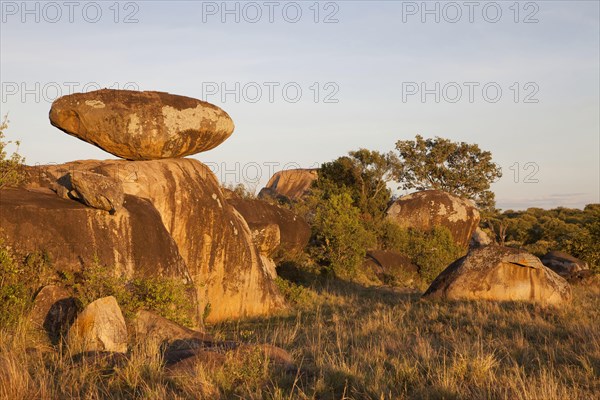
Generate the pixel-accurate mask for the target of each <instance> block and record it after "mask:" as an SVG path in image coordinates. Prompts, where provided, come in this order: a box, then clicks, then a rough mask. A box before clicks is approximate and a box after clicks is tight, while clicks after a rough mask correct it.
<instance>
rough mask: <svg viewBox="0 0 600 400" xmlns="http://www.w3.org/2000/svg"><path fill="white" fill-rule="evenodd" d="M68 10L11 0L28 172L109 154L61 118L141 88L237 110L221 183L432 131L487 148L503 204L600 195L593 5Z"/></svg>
mask: <svg viewBox="0 0 600 400" xmlns="http://www.w3.org/2000/svg"><path fill="white" fill-rule="evenodd" d="M67 3H68V2H62V1H58V2H26V3H23V2H21V1H16V2H13V1H2V2H1V12H2V15H1V18H2V19H1V21H0V81H1V83H2V87H1V91H2V93H1V103H0V108H1V110H0V111H1V114H2V115H4V114H6V113H8V114H9V120H10V128H9V129H8V130H7V132H6V134H7V136H8V138H9V139H18V140H21V142H22V144H21V149H20V150H21V153H22V154H23V155H24V156H25V157H26V159H27V163H28V164H36V163H40V164H41V163H49V162H56V163H61V162H66V161H71V160H77V159H107V158H113V156H112V155H110V154H108V153H105V152H104V151H102V150H100V149H98V148H96V147H94V146H92V145H90V144H87V143H85V142H82V141H80V140H78V139H76V138H74V137H71V136H68V135H66V134H64V133H63V132H61V131H59V130H58V129H56V128H54V127H52V126H51V125H50V123H49V120H48V111H49V109H50V106H51V103H52V100H54V98H56V96H57V95H58V94H69V93H71V92H79V91H82V90H86V91H89V90H93V89H95V88H99V87H111V88H134V89H135V88H137V89H140V90H158V91H166V92H170V93H174V94H181V95H186V96H190V97H195V98H201V99H204V100H207V101H209V102H211V103H213V104H216V105H218V106H220V107H221V108H223V109H224V110H225V111H227V112H228V113H229V114H230V115H231V117H232V118H233V120H234V122H235V124H236V130H235V132H234V134H233V135H232V136H231V137H230V138H229V139H228V140H227V141H225V142H224V143H223V144H221V145H220V146H219V147H217V148H216V149H214V150H211V151H209V152H205V153H200V154H197V155H195V156H193V157H194V158H197V159H199V160H201V161H202V162H205V163H207V164H208V165H209V166H210V167H211V168H212V169H213V171H215V173H216V174H217V176H218V177H219V179H221V180H222V181H226V182H236V181H237V182H245V183H247V184H252V183H253V182H255V181H257V180H258V181H259V183H257V184H256V186H257V188H260V187H262V186H263V185H264V183H266V180H268V178H269V176H270V174H271V173H272V172H273V170H280V169H284V168H291V167H316V166H318V165H319V164H320V163H322V162H325V161H330V160H332V159H334V158H336V157H338V156H340V155H343V154H345V153H347V152H348V151H349V150H354V149H358V148H360V147H365V148H369V149H374V150H380V151H390V150H393V149H394V144H395V142H396V141H397V140H406V139H413V138H414V136H415V135H416V134H421V135H422V136H425V137H434V136H442V137H446V138H449V139H452V140H455V141H466V142H471V143H478V144H479V145H480V147H481V148H483V149H485V150H490V151H491V152H492V153H493V156H494V160H495V161H496V162H497V163H498V164H499V165H500V166H501V167H502V169H503V172H504V176H503V178H501V180H500V181H498V182H497V183H495V184H494V185H493V187H492V189H493V190H494V191H495V192H496V198H497V201H498V206H499V207H500V208H503V209H508V208H513V209H521V208H527V207H544V208H548V207H554V206H559V205H563V206H567V207H583V206H584V205H585V204H587V203H593V202H596V203H597V202H600V116H599V114H600V111H599V110H600V95H599V90H600V55H599V52H600V9H599V4H600V3H599V2H598V1H536V2H526V1H524V2H513V1H506V2H485V1H484V2H471V3H469V2H463V1H459V2H427V3H423V2H421V1H419V2H406V1H368V2H367V1H336V2H327V1H322V2H315V1H298V2H277V1H273V2H265V1H258V2H227V3H225V2H221V1H219V2H201V1H187V2H176V1H168V2H167V1H135V2H118V3H117V2H114V1H98V2H85V1H84V2H73V3H69V4H67ZM270 13H271V15H270ZM236 19H237V21H236ZM436 19H438V21H436ZM238 88H239V89H238ZM270 88H272V93H269V90H270ZM284 88H285V90H284ZM437 88H439V89H437ZM470 88H471V89H472V92H471V93H469V92H470ZM484 88H485V90H484ZM498 89H499V90H500V91H501V92H498ZM298 90H300V91H301V93H300V92H298ZM423 90H425V91H426V92H423ZM270 94H272V98H269V97H270ZM459 94H460V97H459ZM236 97H238V98H236ZM436 97H438V98H437V99H436ZM469 97H471V98H469ZM271 100H272V101H271Z"/></svg>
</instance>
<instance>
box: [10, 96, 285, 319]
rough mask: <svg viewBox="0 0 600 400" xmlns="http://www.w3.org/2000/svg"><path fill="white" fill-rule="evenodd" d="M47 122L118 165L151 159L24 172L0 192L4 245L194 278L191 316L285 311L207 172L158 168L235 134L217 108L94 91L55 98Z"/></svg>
mask: <svg viewBox="0 0 600 400" xmlns="http://www.w3.org/2000/svg"><path fill="white" fill-rule="evenodd" d="M50 119H51V122H52V123H53V125H55V126H57V127H59V128H60V129H62V130H64V131H66V132H67V133H69V134H72V135H75V136H77V137H79V138H81V139H83V140H86V141H89V142H90V143H93V144H96V145H98V146H100V147H101V148H103V149H105V150H107V151H110V152H112V153H113V154H115V155H117V156H119V157H123V158H128V159H136V160H144V159H151V160H147V161H125V160H106V161H93V160H87V161H74V162H70V163H66V164H62V165H47V166H38V167H28V168H27V172H28V179H27V181H26V182H25V184H24V185H22V187H20V188H18V189H8V190H3V191H2V196H0V206H1V207H2V210H3V212H2V213H0V224H1V225H2V228H3V229H2V231H1V232H0V236H1V237H0V238H2V239H4V240H5V242H6V243H7V244H8V245H11V246H12V247H13V248H15V249H18V250H19V251H20V252H23V253H27V252H32V251H40V250H41V251H45V252H47V253H48V254H49V255H50V258H51V259H52V262H53V265H54V266H55V267H57V268H59V269H66V270H72V271H78V270H80V269H81V268H82V267H83V266H85V265H89V264H90V263H100V264H101V265H103V266H107V267H109V268H111V269H112V270H113V271H114V273H115V274H116V275H122V276H125V277H128V278H133V277H173V278H177V279H180V280H182V281H184V282H191V283H192V284H193V286H194V288H195V294H194V295H193V296H191V297H190V302H192V303H194V304H196V305H197V315H198V319H199V320H200V319H201V318H202V316H204V317H206V320H207V321H218V320H222V319H226V318H237V317H242V316H251V315H259V314H266V313H269V312H271V311H273V310H275V309H278V308H280V307H282V306H283V298H282V297H281V295H280V294H279V292H278V291H277V288H276V286H275V284H274V282H273V280H272V277H273V273H274V265H273V264H269V263H267V262H266V259H265V258H264V257H263V255H262V254H261V252H260V251H259V250H258V249H257V248H256V246H255V243H257V241H259V239H258V238H256V237H253V235H252V232H251V230H250V228H249V227H248V224H247V223H246V221H245V220H244V218H243V217H242V216H241V215H240V213H239V212H238V211H237V210H236V209H234V208H233V207H232V206H230V205H229V204H228V203H227V202H226V201H225V198H224V197H223V193H222V192H221V188H220V185H219V183H218V182H217V179H216V177H215V176H214V175H213V174H212V172H211V171H210V169H209V168H208V167H207V166H205V165H204V164H202V163H200V162H199V161H197V160H192V159H181V158H174V159H165V160H162V159H157V160H154V159H155V158H165V157H179V156H183V155H187V154H194V153H197V152H199V151H204V150H208V149H210V148H213V147H215V146H217V145H218V144H220V143H221V142H222V141H224V140H225V139H226V138H227V137H228V136H229V135H230V134H231V133H232V131H233V122H232V121H231V119H230V118H229V116H228V115H227V114H226V113H225V112H224V111H222V110H221V109H219V108H218V107H216V106H213V105H211V104H208V103H205V102H202V101H200V100H195V99H191V98H187V97H182V96H174V95H170V94H167V93H160V92H133V91H116V90H101V91H97V92H91V93H85V94H75V95H70V96H65V97H62V98H60V99H58V100H56V101H55V102H54V104H53V105H52V110H51V112H50ZM51 189H52V190H51ZM90 207H92V208H90ZM106 211H109V212H110V213H107V212H106ZM286 232H287V231H286ZM287 237H288V236H286V238H287ZM286 243H287V242H286ZM265 246H266V247H269V246H273V245H272V244H268V245H267V244H265ZM269 251H272V249H270V250H269ZM271 263H272V261H271Z"/></svg>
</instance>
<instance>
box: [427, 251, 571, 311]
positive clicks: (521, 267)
mask: <svg viewBox="0 0 600 400" xmlns="http://www.w3.org/2000/svg"><path fill="white" fill-rule="evenodd" d="M423 297H424V298H428V299H444V300H498V301H531V302H536V303H541V304H561V303H564V302H567V301H569V300H570V299H571V288H570V286H569V284H568V283H567V281H566V280H565V279H563V278H561V277H560V276H559V275H558V274H556V273H555V272H553V271H552V270H550V269H549V268H547V267H545V266H544V265H543V264H542V262H541V261H540V260H539V258H537V257H535V256H534V255H532V254H529V253H527V252H525V251H522V250H519V249H514V248H509V247H500V246H486V247H482V248H479V249H475V250H472V251H471V252H470V253H469V254H467V255H466V256H464V257H462V258H460V259H458V260H456V261H455V262H454V263H452V264H450V266H448V267H447V268H446V269H445V270H444V271H442V273H441V274H440V275H439V276H438V277H437V278H435V280H434V281H433V282H432V283H431V286H429V288H428V289H427V291H426V292H425V294H423Z"/></svg>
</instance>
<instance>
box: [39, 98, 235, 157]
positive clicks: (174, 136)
mask: <svg viewBox="0 0 600 400" xmlns="http://www.w3.org/2000/svg"><path fill="white" fill-rule="evenodd" d="M50 122H51V123H52V125H54V126H55V127H57V128H58V129H60V130H62V131H64V132H66V133H68V134H69V135H72V136H75V137H77V138H79V139H81V140H84V141H86V142H88V143H91V144H93V145H95V146H98V147H100V148H101V149H102V150H104V151H107V152H109V153H111V154H113V155H115V156H117V157H121V158H125V159H128V160H154V159H162V158H177V157H184V156H188V155H191V154H196V153H200V152H203V151H207V150H210V149H212V148H215V147H217V146H218V145H220V144H221V143H223V142H224V141H225V140H226V139H227V138H228V137H229V136H230V135H231V134H232V133H233V129H234V124H233V121H232V119H231V118H230V117H229V115H228V114H227V113H226V112H225V111H223V110H222V109H220V108H219V107H217V106H215V105H213V104H210V103H207V102H204V101H201V100H197V99H193V98H190V97H184V96H177V95H173V94H169V93H163V92H138V91H133V90H112V89H102V90H97V91H93V92H88V93H75V94H71V95H68V96H63V97H60V98H58V99H57V100H56V101H54V103H53V104H52V108H51V110H50Z"/></svg>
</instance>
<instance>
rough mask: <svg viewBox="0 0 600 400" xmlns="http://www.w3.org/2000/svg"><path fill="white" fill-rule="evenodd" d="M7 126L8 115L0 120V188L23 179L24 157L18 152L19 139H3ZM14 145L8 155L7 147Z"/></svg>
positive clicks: (16, 183)
mask: <svg viewBox="0 0 600 400" xmlns="http://www.w3.org/2000/svg"><path fill="white" fill-rule="evenodd" d="M7 128H8V115H6V116H4V119H3V120H2V122H0V189H2V188H3V187H6V186H15V185H18V184H19V183H21V182H22V181H23V179H24V171H23V163H24V162H25V158H24V157H22V156H21V155H20V154H19V145H20V142H19V141H11V140H6V139H5V134H4V131H5V130H6V129H7ZM11 144H12V145H14V146H15V147H16V149H15V150H14V152H13V153H12V154H11V155H10V156H9V155H8V153H7V150H8V147H9V146H10V145H11Z"/></svg>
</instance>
